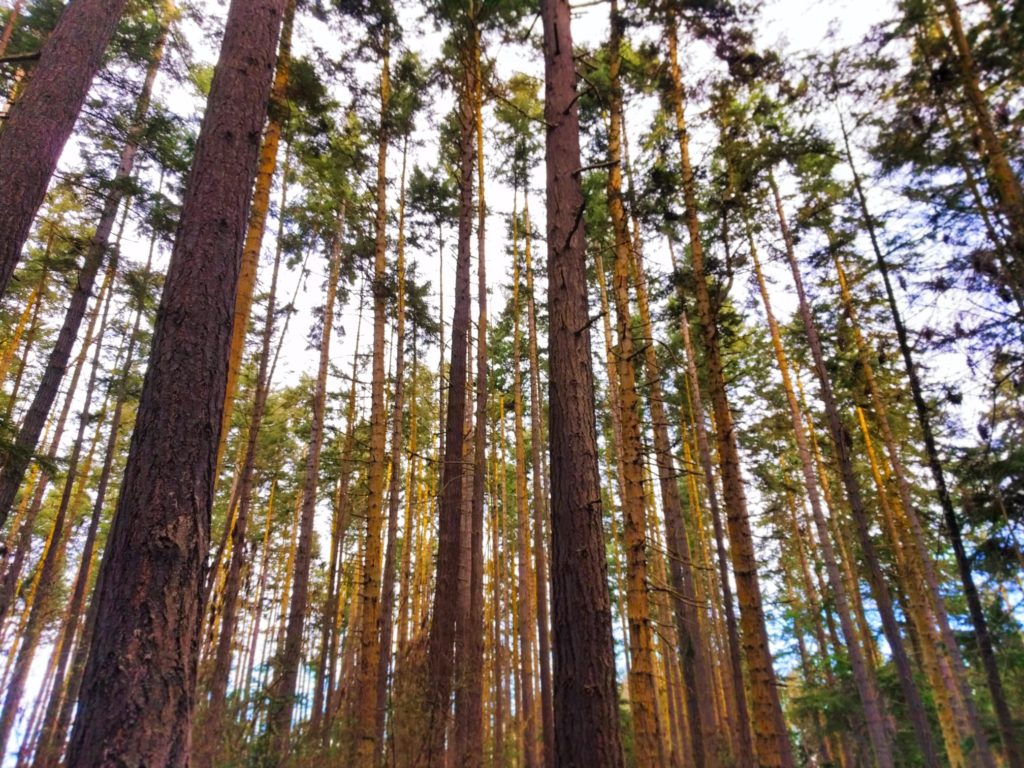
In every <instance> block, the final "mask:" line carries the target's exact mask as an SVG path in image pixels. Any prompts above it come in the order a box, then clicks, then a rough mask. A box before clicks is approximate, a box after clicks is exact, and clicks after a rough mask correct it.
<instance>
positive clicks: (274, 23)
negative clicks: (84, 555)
mask: <svg viewBox="0 0 1024 768" xmlns="http://www.w3.org/2000/svg"><path fill="white" fill-rule="evenodd" d="M75 5H76V6H77V5H78V3H77V2H76V3H75ZM284 5H285V0H254V1H252V2H248V3H244V4H243V3H241V2H239V1H234V2H232V3H231V6H230V9H229V12H228V21H227V28H226V32H225V36H224V43H223V47H222V49H221V59H220V62H219V66H218V68H217V70H216V71H215V73H214V78H213V83H212V86H211V90H210V98H209V104H208V107H207V111H206V115H205V117H204V119H203V126H202V129H201V131H200V136H199V140H198V143H197V145H196V152H195V160H194V164H193V170H192V173H191V174H190V177H189V181H188V185H187V190H186V193H185V198H184V205H183V209H182V216H181V222H180V224H179V226H178V234H177V238H176V240H175V245H174V250H173V253H172V256H171V266H170V269H169V270H168V275H167V281H166V284H165V287H164V293H163V298H162V300H161V305H160V312H159V317H158V319H157V324H156V330H155V333H154V337H153V347H152V353H151V356H150V360H151V362H150V366H149V369H148V370H147V372H146V378H145V382H144V383H143V388H142V396H141V400H140V403H139V409H138V415H137V418H136V426H135V432H134V434H133V436H132V443H131V448H130V449H129V454H128V461H127V465H126V467H125V473H124V481H123V483H122V489H121V495H120V498H119V499H118V505H117V511H116V513H115V519H114V523H113V529H112V531H111V533H110V540H109V544H108V546H107V550H106V555H105V558H104V564H103V566H102V568H101V573H100V579H99V583H98V585H97V600H98V608H97V620H96V626H97V627H99V629H100V631H99V632H98V633H97V635H96V637H95V638H94V640H93V643H92V647H91V649H90V655H89V661H88V663H87V667H86V670H85V673H84V678H83V681H82V691H81V696H80V699H79V709H78V717H77V720H76V723H75V728H74V732H73V734H72V740H71V750H70V755H69V760H68V763H69V765H71V766H94V765H101V764H104V763H106V762H108V761H116V760H120V761H122V762H126V763H134V764H141V763H146V764H151V765H163V766H183V765H185V764H186V763H187V761H188V754H189V742H190V737H191V724H192V708H193V704H192V697H193V694H194V691H195V681H196V665H197V661H198V651H199V632H200V626H201V620H202V615H203V606H202V605H201V604H200V601H199V600H198V599H197V597H196V596H197V595H199V594H200V587H201V584H202V579H203V575H204V574H203V560H204V558H205V556H206V552H207V546H208V543H209V535H210V531H209V529H210V507H211V502H212V499H211V492H212V489H213V473H214V466H215V463H216V450H217V440H218V438H219V431H220V423H221V417H222V415H223V413H222V411H223V406H224V383H225V379H226V376H227V356H228V347H229V343H230V335H231V311H232V307H233V304H234V293H235V283H236V281H237V277H238V271H239V261H240V258H241V251H242V239H243V233H244V229H245V221H246V214H247V212H248V203H249V197H250V191H251V188H252V181H253V178H254V176H255V174H256V162H257V159H258V158H257V153H258V149H259V148H258V146H257V145H256V143H255V142H253V141H252V137H253V136H256V135H258V134H259V131H260V127H261V125H262V121H263V108H264V104H265V103H266V99H267V96H268V94H269V90H270V79H271V75H272V72H273V62H274V54H275V49H276V46H277V37H278V32H279V30H280V26H281V17H282V15H283V13H284ZM86 6H87V7H88V6H91V3H86ZM107 7H109V4H107ZM70 47H71V48H74V46H70ZM65 53H66V51H65Z"/></svg>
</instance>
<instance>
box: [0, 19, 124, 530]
mask: <svg viewBox="0 0 1024 768" xmlns="http://www.w3.org/2000/svg"><path fill="white" fill-rule="evenodd" d="M127 4H128V0H110V1H109V2H108V1H106V0H80V1H79V2H75V3H73V4H69V5H68V6H67V7H66V8H65V11H64V13H62V14H61V17H60V20H59V21H58V22H57V27H56V28H55V29H54V30H53V32H52V33H51V34H50V36H49V37H48V38H47V39H46V42H45V43H44V44H43V47H42V49H41V50H40V51H39V62H38V63H37V64H36V66H35V69H34V71H33V73H32V77H31V78H30V79H29V81H28V84H27V85H26V87H25V92H24V93H23V94H22V95H21V96H20V97H19V98H18V100H17V102H16V103H15V106H14V107H13V108H12V109H11V111H10V114H9V115H8V116H7V119H6V120H5V121H4V123H3V130H2V131H0V169H2V170H0V244H2V245H0V296H4V295H5V294H6V293H7V287H8V284H9V283H10V281H11V277H12V276H13V275H14V269H15V267H17V266H18V262H19V261H20V259H21V250H22V248H23V247H24V245H25V240H26V239H28V235H29V230H30V229H31V227H32V219H33V218H34V217H35V215H36V212H37V211H38V210H39V206H40V205H42V203H43V197H44V195H45V194H46V187H47V185H48V184H49V182H50V177H51V176H52V175H53V171H54V169H55V168H56V167H57V161H58V160H59V159H60V153H61V152H62V151H63V149H64V144H65V143H66V142H67V140H68V137H69V136H70V135H71V131H72V129H73V128H74V126H75V120H76V119H77V118H78V113H79V111H80V110H81V109H82V104H83V103H84V102H85V97H86V94H87V93H88V91H89V86H90V84H91V83H92V80H93V78H94V77H95V76H96V72H97V70H99V68H100V65H101V64H102V62H103V52H104V51H105V50H106V48H107V44H108V43H109V42H110V38H111V37H113V35H114V30H115V29H116V28H117V23H118V21H119V20H120V18H121V14H122V13H123V12H124V9H125V6H126V5H127ZM5 518H6V511H3V512H0V522H2V521H3V519H5Z"/></svg>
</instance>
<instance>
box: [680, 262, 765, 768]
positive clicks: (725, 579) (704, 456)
mask: <svg viewBox="0 0 1024 768" xmlns="http://www.w3.org/2000/svg"><path fill="white" fill-rule="evenodd" d="M674 261H675V259H674V257H673V264H674ZM679 329H680V332H681V334H682V337H683V346H684V350H685V352H686V381H687V383H688V385H689V395H690V403H691V421H692V423H693V431H694V438H695V440H696V442H697V456H698V459H699V461H700V471H701V475H702V477H703V480H704V491H705V494H706V496H707V502H708V507H709V509H710V510H711V523H712V527H713V528H714V533H715V554H716V555H717V557H718V580H719V584H720V586H721V589H722V603H723V605H724V607H725V633H726V645H727V647H728V653H729V673H730V679H729V685H730V687H731V689H732V691H731V692H732V697H733V700H734V702H735V712H734V714H735V720H734V722H733V734H732V735H733V741H734V744H733V747H734V755H735V758H736V760H737V763H738V765H740V766H742V768H750V766H753V765H754V743H753V741H752V729H751V723H750V711H749V709H748V708H747V692H746V686H745V685H744V684H743V660H742V657H741V653H742V650H743V649H742V645H741V643H740V636H739V626H738V622H737V620H736V609H735V607H734V605H733V593H732V586H731V580H730V578H729V556H728V553H727V552H726V549H725V526H723V525H722V513H721V507H720V505H719V503H718V491H717V488H716V486H715V474H714V467H713V465H712V458H711V441H710V440H709V439H708V433H707V427H706V426H705V424H704V403H703V400H702V398H701V392H700V380H699V378H698V376H697V361H696V353H695V350H694V346H693V340H692V338H691V337H690V321H689V320H688V319H687V309H686V304H685V303H683V304H682V305H681V306H680V310H679Z"/></svg>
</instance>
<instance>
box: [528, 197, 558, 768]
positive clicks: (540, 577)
mask: <svg viewBox="0 0 1024 768" xmlns="http://www.w3.org/2000/svg"><path fill="white" fill-rule="evenodd" d="M523 253H524V256H525V259H526V261H525V264H524V266H525V268H526V312H527V352H528V357H529V359H530V464H531V466H532V467H533V473H532V480H533V499H534V503H533V511H534V520H533V558H534V578H535V580H536V599H537V632H538V634H539V636H540V653H539V654H538V659H539V664H538V666H539V668H540V706H541V723H542V725H543V729H544V734H543V745H544V765H545V766H547V768H554V766H555V711H554V704H553V700H552V691H551V620H550V611H549V610H548V583H549V579H548V555H547V550H548V542H549V541H550V536H547V535H545V533H546V529H547V527H548V524H549V514H548V513H549V505H548V495H547V492H546V489H545V482H544V477H545V474H544V471H545V467H544V463H543V459H542V456H543V446H544V435H543V423H544V402H543V397H542V396H541V391H540V360H539V359H538V350H537V302H536V294H535V293H534V288H533V229H532V224H531V223H530V189H529V185H527V187H526V189H524V190H523Z"/></svg>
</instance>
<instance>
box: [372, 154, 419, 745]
mask: <svg viewBox="0 0 1024 768" xmlns="http://www.w3.org/2000/svg"><path fill="white" fill-rule="evenodd" d="M408 151H409V139H408V137H406V138H405V139H404V140H403V143H402V175H401V191H400V193H399V200H398V248H397V251H398V254H397V256H398V261H397V263H396V265H395V272H396V273H397V276H398V277H397V290H398V309H397V313H398V317H397V320H396V327H395V397H394V402H393V403H392V407H391V410H392V417H391V478H390V483H389V487H388V543H387V549H386V550H385V552H384V575H383V583H382V586H381V598H380V617H381V618H380V650H379V652H378V659H377V680H376V687H377V711H376V713H375V724H374V730H375V739H376V743H377V751H378V753H382V752H383V751H384V749H383V748H384V716H385V714H386V712H387V694H388V675H389V673H390V670H391V658H392V649H393V647H394V614H395V547H396V545H397V541H396V539H397V538H398V505H399V501H400V499H399V496H400V493H401V485H402V447H403V446H402V417H403V414H404V411H405V166H406V159H407V157H408ZM414 331H415V329H414ZM413 375H414V376H415V369H414V370H413ZM415 393H416V391H415V389H414V390H413V395H414V397H413V398H412V402H411V403H410V405H411V407H412V409H413V410H414V409H415V407H416V401H415ZM415 427H416V422H415V416H412V424H411V426H410V435H411V434H412V430H415ZM409 480H410V481H411V480H412V477H411V476H410V477H409ZM412 492H413V488H412V483H411V482H409V483H407V484H406V488H405V493H406V497H407V498H408V496H409V494H411V493H412ZM408 545H409V540H408V538H406V539H405V540H404V541H403V543H402V547H403V549H405V548H406V547H408Z"/></svg>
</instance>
